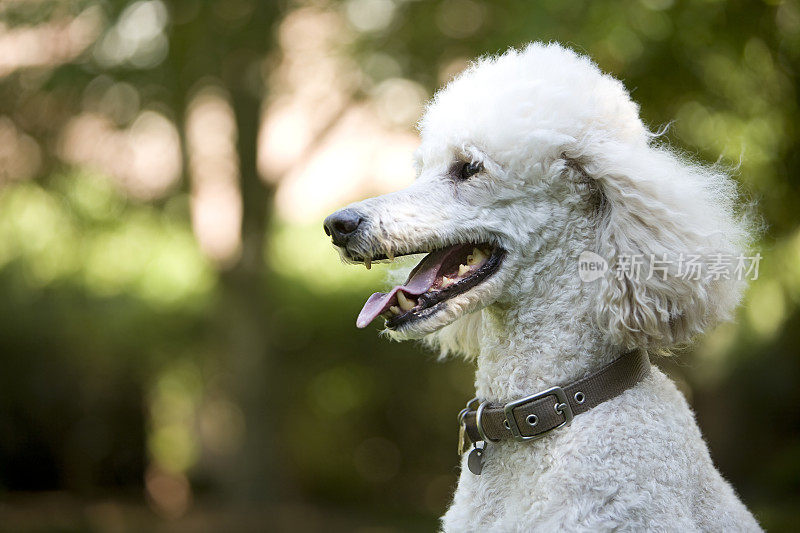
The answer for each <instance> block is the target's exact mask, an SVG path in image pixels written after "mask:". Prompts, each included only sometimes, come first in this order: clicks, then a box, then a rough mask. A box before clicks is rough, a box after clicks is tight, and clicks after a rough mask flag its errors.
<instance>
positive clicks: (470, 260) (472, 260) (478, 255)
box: [467, 248, 486, 266]
mask: <svg viewBox="0 0 800 533" xmlns="http://www.w3.org/2000/svg"><path fill="white" fill-rule="evenodd" d="M484 259H486V254H484V253H483V252H482V251H481V250H479V249H478V248H473V249H472V253H471V254H470V255H469V256H467V264H468V265H469V266H473V265H477V264H479V263H480V262H482V261H483V260H484Z"/></svg>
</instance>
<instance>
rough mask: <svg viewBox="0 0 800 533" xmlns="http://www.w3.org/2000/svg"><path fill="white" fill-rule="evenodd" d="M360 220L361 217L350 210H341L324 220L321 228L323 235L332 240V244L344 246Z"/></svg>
mask: <svg viewBox="0 0 800 533" xmlns="http://www.w3.org/2000/svg"><path fill="white" fill-rule="evenodd" d="M362 220H363V219H362V218H361V215H359V214H358V213H357V212H355V211H353V210H352V209H342V210H341V211H336V212H335V213H334V214H332V215H330V216H329V217H328V218H326V219H325V222H324V224H323V227H324V228H325V234H326V235H330V236H331V238H332V239H333V244H335V245H337V246H344V245H345V244H347V240H348V239H349V238H350V237H351V236H352V235H353V233H355V231H356V230H357V229H358V225H359V224H361V221H362Z"/></svg>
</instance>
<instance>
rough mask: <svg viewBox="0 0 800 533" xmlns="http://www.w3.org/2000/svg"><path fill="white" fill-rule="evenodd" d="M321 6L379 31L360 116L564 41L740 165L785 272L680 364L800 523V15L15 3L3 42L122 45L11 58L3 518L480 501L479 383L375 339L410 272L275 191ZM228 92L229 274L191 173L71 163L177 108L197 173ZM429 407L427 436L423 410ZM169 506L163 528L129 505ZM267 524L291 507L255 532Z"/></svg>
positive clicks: (776, 5)
mask: <svg viewBox="0 0 800 533" xmlns="http://www.w3.org/2000/svg"><path fill="white" fill-rule="evenodd" d="M144 4H147V5H148V6H149V7H148V8H147V9H146V10H145V11H141V9H142V6H143V5H144ZM309 6H310V7H309ZM300 9H313V10H317V11H321V12H327V13H332V14H334V15H335V16H336V17H338V19H340V20H342V21H343V24H344V28H345V29H346V32H347V34H348V35H350V36H352V37H351V38H347V39H343V42H344V44H343V45H342V46H343V47H342V49H341V50H331V53H332V54H333V53H337V54H343V55H344V56H345V57H347V58H351V59H353V60H354V62H355V63H354V64H355V65H357V66H358V70H359V73H360V74H359V77H358V82H357V85H358V87H357V91H355V95H354V96H353V98H354V100H355V101H359V100H369V99H370V98H371V96H372V95H373V93H374V91H375V88H376V87H377V86H378V85H379V84H380V83H381V82H383V81H386V80H389V79H396V78H404V79H409V80H412V81H413V82H415V83H417V84H420V85H421V86H422V87H423V88H424V89H425V90H426V91H428V93H431V92H432V91H433V90H434V89H435V88H436V87H437V86H439V85H440V84H441V83H443V82H446V81H447V79H449V77H450V76H452V75H453V74H454V73H455V72H457V71H458V70H459V69H460V68H463V66H464V65H465V64H466V61H467V60H468V59H469V58H472V57H474V56H476V55H480V54H491V53H496V52H500V51H502V50H504V49H505V48H506V47H508V46H510V45H522V44H524V43H525V42H527V41H530V40H534V39H537V40H545V41H546V40H558V41H560V42H563V43H566V44H569V45H570V46H572V47H574V48H575V49H577V50H579V51H583V52H586V53H588V54H590V55H591V56H592V57H593V58H595V59H596V60H597V61H598V63H599V64H600V66H601V67H602V68H603V69H605V70H607V71H610V72H613V73H614V74H615V75H616V76H618V77H619V78H620V79H622V80H623V81H624V82H625V83H626V85H627V86H628V87H629V89H631V91H632V92H633V96H634V98H635V99H636V100H637V101H638V102H639V103H640V104H641V106H642V114H643V117H644V118H645V120H646V122H647V123H648V124H650V125H651V127H652V128H653V129H654V130H657V129H659V128H660V127H661V126H663V125H666V124H668V123H671V127H670V130H669V132H668V134H667V137H668V139H669V140H670V142H672V143H673V144H675V145H677V146H678V147H680V148H682V149H684V150H685V151H686V152H687V153H689V154H691V155H692V157H695V158H697V159H700V160H704V161H709V162H713V161H715V160H717V158H718V157H719V156H720V154H721V155H722V159H721V162H722V163H723V164H727V165H731V166H736V167H737V169H738V170H737V176H738V177H739V178H740V181H741V183H742V186H743V190H744V192H745V193H746V195H747V196H748V197H751V198H753V199H754V200H755V202H756V203H757V206H758V211H759V213H760V214H761V215H763V217H764V219H765V222H766V226H767V228H768V229H767V232H766V233H765V236H764V240H763V242H762V243H760V249H761V251H762V255H764V260H763V263H762V271H761V278H760V279H759V280H758V281H757V282H755V283H754V284H753V287H752V288H751V290H750V292H749V294H748V297H747V301H746V304H745V305H744V306H743V308H742V311H741V313H740V316H739V318H738V320H737V322H736V323H735V324H732V325H726V326H722V327H720V328H719V329H718V330H716V331H715V332H713V333H712V334H711V335H709V336H708V337H707V338H706V339H704V340H703V341H702V342H701V343H700V344H699V345H698V347H697V349H695V350H693V351H688V352H686V353H683V354H681V355H680V357H678V358H676V359H673V360H666V361H659V363H660V364H662V366H664V367H665V368H666V370H667V371H668V372H670V373H671V374H672V375H673V376H674V377H675V378H676V379H677V380H678V382H679V384H680V385H681V386H682V388H683V389H684V391H685V392H686V394H687V396H688V397H689V399H690V401H691V403H692V404H693V406H694V407H695V409H696V410H697V416H698V420H699V423H700V426H701V428H702V429H703V431H704V433H705V435H706V436H707V438H708V440H709V443H710V446H711V449H712V455H713V457H714V459H715V461H716V462H717V464H718V465H719V466H720V468H721V470H722V471H723V473H724V474H725V475H726V476H727V477H728V478H729V479H731V481H732V482H733V483H734V485H735V486H736V487H737V489H738V490H739V492H740V494H741V495H742V497H743V499H744V500H745V501H746V502H747V503H748V504H749V505H750V506H751V507H752V508H753V510H754V511H755V512H756V513H757V515H758V517H759V519H760V520H761V521H762V523H763V524H764V526H765V527H767V528H768V529H770V530H775V531H778V530H787V531H788V530H791V529H792V528H793V526H794V524H795V522H796V518H797V506H798V504H800V497H799V496H798V495H800V415H798V411H797V409H796V408H795V406H796V405H798V403H799V402H800V392H798V391H800V388H799V387H798V384H800V376H799V375H798V374H799V373H800V357H798V355H800V354H798V346H799V345H800V342H799V341H800V333H798V332H800V313H799V312H798V304H799V303H800V268H798V265H800V230H799V229H798V216H797V209H796V206H797V205H798V201H799V200H800V187H798V185H799V184H800V178H798V176H800V156H798V150H797V144H798V139H799V138H800V131H798V127H797V123H798V118H800V117H798V108H797V102H798V80H797V73H798V65H800V6H798V3H797V2H794V1H783V2H781V1H777V0H776V1H768V2H748V3H739V2H736V3H735V2H724V1H704V0H691V1H690V0H685V1H680V0H676V1H673V0H641V1H637V2H628V3H620V2H613V1H610V0H602V1H593V2H559V1H555V0H546V1H541V2H535V3H534V2H527V1H522V0H518V1H512V0H507V1H502V2H482V1H478V0H445V1H441V2H440V1H436V2H420V1H404V0H349V1H347V2H323V1H316V2H309V3H307V4H303V3H299V2H297V3H290V2H256V1H254V0H235V1H233V0H231V1H222V0H217V1H207V2H206V1H202V2H201V1H191V0H183V1H177V0H176V1H174V2H165V3H162V2H160V1H155V2H135V3H127V2H119V1H98V0H83V1H78V0H71V1H69V2H60V1H54V0H53V1H51V0H40V1H35V2H29V1H23V0H13V1H9V2H5V3H3V4H0V18H2V21H3V24H4V26H3V27H2V28H0V46H9V45H8V44H6V45H3V43H2V38H3V36H8V35H14V32H15V31H24V30H31V29H37V28H39V29H42V28H45V29H46V28H51V29H52V28H57V27H58V24H61V23H62V22H63V21H69V20H73V19H74V18H75V17H79V18H80V17H84V18H82V19H80V20H83V21H90V22H92V24H96V27H97V31H96V33H93V34H92V33H91V32H89V33H90V34H91V35H90V38H91V43H90V44H89V45H88V46H87V47H86V48H85V50H81V51H78V52H77V53H76V54H74V55H72V56H71V55H69V54H68V53H67V52H66V51H64V50H61V51H59V53H54V55H53V57H51V58H50V59H49V60H42V61H40V62H39V63H36V61H33V60H29V59H25V57H33V56H24V55H22V56H20V55H19V54H17V55H14V56H13V57H22V58H23V59H22V60H20V61H21V62H20V63H19V64H17V65H16V66H15V65H14V64H13V61H11V60H7V61H6V63H3V64H0V118H3V119H6V118H7V119H8V120H10V121H11V122H10V123H11V124H13V129H12V130H8V128H6V130H3V131H15V132H16V135H17V138H16V139H17V140H16V141H14V142H16V143H18V144H15V145H14V146H18V147H21V148H19V151H18V153H19V154H33V155H30V158H29V159H30V161H33V163H31V164H29V165H28V166H14V165H12V164H11V163H8V161H13V158H11V159H8V158H9V157H11V156H8V155H4V152H3V151H2V150H0V157H4V158H6V159H2V161H3V165H4V168H3V169H2V170H0V295H2V298H1V299H0V353H2V365H1V366H0V498H2V499H0V502H2V501H4V500H5V501H7V502H8V503H9V505H7V506H5V507H3V506H2V505H1V504H0V522H5V523H6V524H11V526H10V527H12V528H13V529H17V530H23V529H37V530H38V529H42V528H47V527H54V528H55V527H59V526H58V525H57V524H59V523H63V522H66V523H67V524H68V526H67V527H70V528H77V529H91V530H93V529H106V528H109V529H110V528H112V527H117V526H118V527H123V529H126V528H127V529H136V528H137V527H139V526H141V527H142V528H147V527H151V526H152V524H155V523H156V521H157V520H160V519H161V518H165V519H169V520H174V521H180V520H185V521H186V522H184V525H185V526H186V527H188V528H191V527H192V524H193V522H191V519H192V517H193V516H200V517H205V518H206V519H207V523H208V524H215V525H216V527H218V528H221V529H231V528H234V529H235V528H236V527H237V526H242V527H245V526H246V525H247V524H250V525H251V526H252V525H253V524H263V523H264V522H263V520H271V521H272V522H270V523H271V524H273V525H274V527H275V528H277V529H282V528H285V529H291V528H290V527H289V526H286V525H285V524H293V525H294V526H295V527H296V528H297V529H303V526H302V525H301V524H305V526H306V527H308V528H323V527H327V528H328V529H341V530H353V529H356V527H357V526H359V525H379V526H386V527H392V528H396V529H399V530H430V529H433V528H435V524H436V522H435V519H436V517H437V516H439V515H440V514H441V513H442V512H443V509H444V508H445V506H446V504H447V501H448V498H449V494H450V492H451V489H452V487H453V485H454V484H455V479H456V477H455V476H456V460H455V459H456V458H455V454H454V453H453V452H454V448H455V434H454V423H453V418H454V417H453V414H454V413H456V412H457V410H458V408H459V407H460V405H461V403H462V402H463V401H465V400H466V399H467V398H469V397H471V392H472V383H471V381H472V368H471V367H470V365H467V364H464V363H460V362H447V363H444V364H437V363H435V362H434V361H433V357H432V356H431V355H430V354H425V353H424V352H423V351H422V350H421V349H420V348H419V347H417V346H414V345H398V344H392V343H389V342H386V341H385V340H384V339H380V338H379V337H378V335H376V331H375V330H369V331H361V330H356V329H355V328H354V326H353V321H354V317H355V314H356V313H357V310H358V308H359V307H360V305H361V303H362V302H363V300H364V299H365V297H366V296H367V295H368V294H369V293H370V292H371V291H372V290H373V289H375V288H376V286H379V285H380V283H381V279H382V277H383V274H384V272H383V271H382V270H381V269H380V268H376V269H374V270H373V271H372V272H370V273H367V272H365V271H363V270H360V271H355V270H354V269H352V268H346V267H344V266H342V265H340V264H339V262H338V260H337V258H336V256H335V253H334V252H333V251H332V250H331V249H330V246H329V244H328V242H327V241H326V239H325V236H324V235H323V234H322V231H321V230H320V229H319V224H317V223H314V224H308V225H305V224H298V223H293V222H287V221H285V220H282V219H280V218H279V217H276V216H275V215H274V214H273V210H272V205H273V197H274V193H275V188H276V187H278V186H279V182H280V179H279V178H280V177H279V176H271V177H270V176H267V178H268V179H266V180H262V179H261V178H260V177H259V176H258V174H257V171H256V146H257V135H258V120H257V119H258V117H259V109H261V107H262V105H264V103H265V102H267V101H268V100H269V97H270V95H269V92H268V87H269V84H268V83H266V82H267V78H268V77H269V75H270V74H271V70H272V69H273V67H274V66H275V65H276V64H277V63H278V62H279V61H280V59H281V54H282V49H281V45H280V40H279V39H278V38H277V37H276V33H278V32H279V28H280V24H281V21H282V20H283V19H284V18H285V17H286V16H287V15H288V14H290V13H292V12H294V11H296V10H300ZM137 10H140V11H137ZM148 10H149V11H148ZM132 13H134V14H135V13H139V15H137V16H145V15H147V16H152V17H155V19H153V20H156V19H158V17H163V20H161V19H158V20H161V22H158V20H156V22H158V23H157V24H155V25H153V26H152V27H153V28H155V30H153V32H151V34H146V33H147V32H144V33H142V32H139V33H137V32H136V31H133V30H130V28H128V29H129V30H130V31H132V32H133V33H131V35H139V37H141V39H140V41H135V42H134V41H130V42H128V44H127V45H125V46H127V48H125V46H122V47H121V48H120V47H117V48H114V47H113V46H112V47H111V48H108V47H109V46H111V45H110V44H108V43H112V44H113V43H114V41H113V39H119V38H120V37H119V35H122V34H120V33H119V32H123V34H124V31H128V30H125V27H126V26H124V25H125V24H131V23H129V22H127V23H126V22H125V20H128V19H129V17H131V16H133V15H131V14H132ZM141 13H145V15H141ZM148 13H149V15H148ZM126 17H127V18H126ZM135 20H139V22H140V23H141V24H144V23H143V22H142V20H144V19H135ZM151 22H152V21H151ZM92 27H94V26H92ZM132 27H133V28H134V30H135V29H136V28H140V29H141V27H144V26H135V25H134V26H132ZM71 28H72V30H71V31H73V32H75V31H78V30H77V29H76V28H78V29H80V28H79V27H77V26H71ZM54 31H55V30H54ZM114 32H117V33H114ZM145 34H146V35H145ZM125 35H127V34H125ZM142 35H144V37H142ZM148 35H149V37H148ZM139 37H137V38H139ZM120 42H122V41H120ZM125 42H127V41H125ZM131 42H133V43H134V44H131ZM104 43H106V44H104ZM12 45H13V42H12ZM106 45H107V46H106ZM108 49H110V50H117V52H119V53H118V54H117V55H116V56H114V55H108V53H106V52H104V50H108ZM56 50H57V51H58V50H59V49H58V47H56ZM120 50H122V52H120ZM8 57H11V56H8ZM25 61H28V63H25ZM0 63H2V62H0ZM8 65H10V66H8ZM208 80H213V83H214V84H215V85H217V86H220V87H222V88H223V89H224V91H226V93H227V94H228V95H229V96H230V102H231V106H232V109H233V116H234V117H235V121H236V126H237V131H238V136H237V140H236V148H237V155H238V168H239V170H240V184H239V188H240V190H241V194H242V200H243V213H242V223H241V226H242V227H241V233H242V253H241V256H240V257H239V258H238V259H236V260H235V261H234V263H233V264H226V265H221V264H219V263H217V262H215V261H213V260H210V259H208V258H207V257H206V256H205V255H204V254H203V252H202V250H201V248H200V246H198V244H197V240H196V238H195V236H194V235H193V228H192V224H191V208H190V204H191V199H192V190H191V186H190V184H189V179H188V177H187V170H186V169H187V165H186V164H184V165H183V169H184V170H183V172H182V175H181V177H180V180H179V181H178V184H177V185H175V186H174V187H172V188H170V189H168V190H167V191H166V192H165V193H164V194H161V195H160V196H157V197H154V198H139V197H136V195H131V194H129V191H127V192H126V190H125V188H124V187H120V186H119V184H118V183H117V182H115V181H114V180H113V179H111V178H110V176H109V173H108V172H103V171H98V169H96V168H95V169H92V168H88V167H87V166H83V165H81V164H76V163H75V162H71V161H65V160H64V157H63V150H62V146H61V143H62V140H61V139H62V135H63V132H64V131H65V128H67V126H68V125H69V124H70V121H71V119H73V118H74V117H75V116H77V115H79V114H80V113H83V112H87V110H88V111H94V112H99V113H101V114H105V115H106V116H108V117H109V119H110V120H111V121H112V122H113V123H114V124H115V125H116V126H117V127H120V128H122V127H127V126H129V125H130V124H131V123H132V122H133V121H134V119H135V118H136V116H137V115H138V113H139V111H140V110H148V109H150V110H156V111H158V112H159V113H161V114H162V115H163V116H165V117H167V118H168V119H169V120H171V121H172V122H173V123H174V124H175V127H176V130H177V131H178V135H179V137H180V140H181V146H182V147H183V151H184V158H185V149H186V148H185V144H186V142H185V141H186V132H185V131H184V128H183V124H184V121H185V115H186V113H187V106H188V105H189V102H190V100H191V97H192V95H193V94H194V93H195V91H196V90H197V87H198V84H202V83H204V82H205V81H208ZM115 83H124V84H125V85H124V86H123V85H119V86H117V87H118V89H119V90H120V91H122V93H120V94H123V96H124V98H123V99H122V101H123V103H124V105H117V106H116V107H114V106H111V107H109V106H108V105H106V104H107V101H106V100H103V99H102V98H99V99H94V97H93V96H92V95H93V94H95V93H94V92H93V91H95V92H96V91H97V90H98V89H97V88H98V87H107V86H112V85H113V84H115ZM104 90H105V89H104ZM95 100H96V101H95ZM97 102H99V103H97ZM103 102H106V104H104V103H103ZM104 106H105V107H104ZM3 124H5V123H3ZM0 125H1V124H0ZM4 127H5V126H4ZM31 143H33V144H31ZM31 146H33V147H34V148H31ZM23 148H24V150H23ZM25 150H27V151H25ZM409 156H410V154H409ZM20 157H22V156H20ZM15 164H16V163H15ZM31 165H32V166H31ZM30 168H35V170H34V171H31V172H28V174H27V175H23V174H24V173H23V172H22V170H18V169H30ZM420 412H422V413H424V420H421V419H420V418H419V417H418V416H412V415H411V413H420ZM765 419H766V420H768V422H767V423H765ZM29 491H33V493H32V494H31V492H29ZM43 491H61V492H66V493H69V494H71V495H72V497H73V498H74V499H73V500H69V501H70V502H72V503H70V504H69V505H71V506H72V507H75V508H78V509H89V508H88V507H84V506H86V505H88V504H87V503H86V502H92V501H97V500H98V499H110V500H111V501H112V502H117V503H115V504H113V505H116V507H113V505H112V507H113V508H114V509H116V511H114V512H112V513H110V514H109V513H105V514H104V513H99V514H98V513H95V512H94V511H91V510H86V511H85V512H84V511H80V512H78V513H77V514H76V513H75V512H70V511H63V510H62V507H61V506H56V508H57V512H55V516H61V515H59V514H58V513H62V514H63V516H64V517H66V518H60V519H57V518H53V516H54V515H48V514H47V513H44V514H43V515H42V514H39V515H38V516H37V513H33V515H32V514H31V513H29V512H27V511H26V510H28V509H34V510H37V509H49V508H50V507H48V505H50V504H49V503H48V502H50V500H48V499H47V498H45V497H44V496H43V495H44V494H45V492H43ZM40 496H41V497H40ZM182 498H183V499H182ZM184 500H185V501H184ZM144 503H147V504H148V505H150V507H151V508H152V509H153V512H151V511H142V513H141V514H137V512H136V511H129V507H126V506H127V505H132V506H134V508H136V506H142V504H144ZM289 504H291V505H289ZM253 506H255V507H258V508H266V509H269V510H270V511H269V513H268V514H266V515H252V514H248V512H249V511H243V509H253ZM68 507H69V506H68ZM219 509H223V510H225V511H220V512H217V510H219ZM17 510H18V511H17ZM208 513H211V514H208ZM215 513H216V514H215ZM226 513H227V514H226ZM32 516H33V517H32ZM48 516H49V518H48ZM276 516H277V518H275V517H276ZM98 517H100V518H98ZM156 517H161V518H156ZM209 517H213V518H209ZM247 517H250V518H252V520H254V522H252V523H250V522H247V521H246V520H248V518H247ZM51 519H52V520H51ZM58 520H61V521H62V522H59V521H58ZM177 523H178V524H180V523H181V522H177ZM54 524H56V525H54ZM132 524H136V525H132ZM142 524H147V525H142ZM281 524H284V526H282V525H281ZM0 528H2V524H0Z"/></svg>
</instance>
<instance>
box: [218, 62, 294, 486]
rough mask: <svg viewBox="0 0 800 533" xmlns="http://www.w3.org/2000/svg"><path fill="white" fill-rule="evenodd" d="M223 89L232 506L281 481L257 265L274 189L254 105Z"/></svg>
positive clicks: (257, 103) (252, 99)
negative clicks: (235, 436) (229, 160)
mask: <svg viewBox="0 0 800 533" xmlns="http://www.w3.org/2000/svg"><path fill="white" fill-rule="evenodd" d="M237 59H238V60H241V61H243V63H244V64H243V65H242V68H243V69H244V70H245V71H247V70H248V69H249V68H252V64H251V63H250V61H249V60H248V58H246V57H242V58H237ZM248 65H249V66H248ZM242 74H243V76H244V77H246V75H247V74H246V72H243V73H242ZM239 81H240V82H241V81H244V80H242V79H241V78H240V79H239ZM229 89H230V90H231V99H232V104H233V108H234V114H235V117H236V125H237V129H238V141H237V148H238V150H237V151H238V154H239V163H240V173H241V182H240V184H241V195H242V251H241V257H240V259H239V260H238V261H237V263H236V264H235V265H234V266H233V267H232V268H230V269H229V270H226V271H224V272H223V273H222V275H221V284H222V287H221V288H222V294H223V296H222V306H221V308H220V312H221V314H222V316H221V318H222V323H223V324H224V325H225V327H226V329H227V336H228V341H229V346H228V349H229V350H230V353H229V356H230V357H231V359H230V369H231V371H232V377H233V380H234V383H233V384H232V385H233V389H234V390H232V391H230V392H231V393H232V394H233V396H234V398H235V400H236V401H237V403H238V404H239V406H240V408H241V409H242V412H243V413H244V418H245V424H246V431H245V437H244V442H243V443H242V449H241V450H240V452H239V453H237V454H236V457H235V458H234V464H233V465H232V466H233V469H232V471H231V472H230V479H229V480H228V484H229V485H230V487H229V488H230V490H231V491H232V494H231V496H234V497H235V498H236V499H237V500H254V499H263V498H265V497H266V498H271V497H275V496H276V490H275V489H276V488H277V487H279V486H280V484H279V478H280V477H281V476H280V474H279V472H278V467H279V465H280V464H281V461H279V460H278V458H277V457H276V454H277V449H276V446H275V442H274V441H273V439H274V437H275V434H274V433H273V432H272V431H271V430H272V428H274V427H276V424H275V417H276V413H275V411H273V410H271V407H274V406H275V405H276V402H275V401H274V397H273V394H274V392H275V387H274V385H275V379H274V365H273V364H272V361H271V359H270V357H269V337H268V333H269V332H268V329H267V325H268V324H269V323H270V319H269V314H270V309H271V307H270V305H269V301H268V295H267V290H266V286H265V281H266V280H265V276H266V265H265V262H264V246H265V244H266V238H267V227H268V221H269V217H270V215H271V211H272V209H271V206H272V197H273V190H272V187H270V186H267V185H266V184H265V182H264V181H263V180H261V179H260V177H259V175H258V171H257V168H256V157H257V151H256V147H257V139H258V129H259V117H260V112H261V99H260V98H258V97H256V96H255V95H254V94H252V91H250V90H248V88H247V87H246V86H244V87H243V86H241V85H233V86H229Z"/></svg>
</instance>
